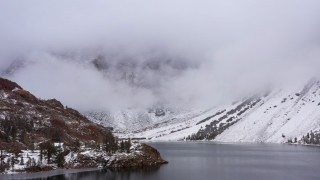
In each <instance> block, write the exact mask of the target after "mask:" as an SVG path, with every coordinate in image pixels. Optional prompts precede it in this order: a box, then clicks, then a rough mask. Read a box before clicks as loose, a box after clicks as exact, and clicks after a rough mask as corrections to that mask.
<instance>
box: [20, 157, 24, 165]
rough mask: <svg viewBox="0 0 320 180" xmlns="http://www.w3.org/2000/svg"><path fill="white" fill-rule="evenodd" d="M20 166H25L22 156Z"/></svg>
mask: <svg viewBox="0 0 320 180" xmlns="http://www.w3.org/2000/svg"><path fill="white" fill-rule="evenodd" d="M20 165H24V160H23V157H22V156H21V160H20Z"/></svg>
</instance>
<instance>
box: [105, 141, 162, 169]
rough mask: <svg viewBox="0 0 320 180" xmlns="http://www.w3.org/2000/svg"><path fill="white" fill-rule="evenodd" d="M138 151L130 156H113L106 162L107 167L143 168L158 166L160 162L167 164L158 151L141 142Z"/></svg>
mask: <svg viewBox="0 0 320 180" xmlns="http://www.w3.org/2000/svg"><path fill="white" fill-rule="evenodd" d="M139 149H140V152H134V153H132V154H131V155H130V156H121V155H120V156H115V157H114V159H112V160H110V162H108V165H107V167H109V168H115V169H117V168H143V167H152V166H159V165H161V164H167V163H168V162H167V161H165V160H163V159H162V157H161V155H160V153H159V152H158V151H157V150H156V149H155V148H153V147H151V146H149V145H146V144H141V146H140V147H139Z"/></svg>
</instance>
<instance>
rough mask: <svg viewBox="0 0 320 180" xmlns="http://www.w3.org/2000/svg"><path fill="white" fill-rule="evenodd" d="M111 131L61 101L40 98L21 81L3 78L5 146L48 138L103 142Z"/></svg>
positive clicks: (1, 137) (0, 128) (0, 125)
mask: <svg viewBox="0 0 320 180" xmlns="http://www.w3.org/2000/svg"><path fill="white" fill-rule="evenodd" d="M107 133H108V130H107V129H106V128H104V127H103V126H100V125H97V124H94V123H92V122H90V121H89V120H88V119H87V118H86V117H84V116H83V115H81V114H80V113H79V112H78V111H76V110H74V109H71V108H68V107H64V106H63V105H62V104H61V103H60V102H59V101H57V100H55V99H51V100H41V99H38V98H36V97H35V96H34V95H32V94H31V93H30V92H28V91H26V90H24V89H22V88H21V87H20V86H19V85H18V84H16V83H14V82H11V81H9V80H6V79H2V78H0V144H1V148H4V149H9V148H13V147H16V148H18V149H21V148H22V149H25V148H29V149H30V148H33V146H34V144H37V143H40V142H44V141H48V140H50V141H56V142H57V141H59V142H64V143H65V144H66V145H69V146H73V145H74V144H75V143H76V142H77V141H78V140H79V141H82V142H84V143H89V142H96V143H102V141H103V138H104V137H105V135H106V134H107Z"/></svg>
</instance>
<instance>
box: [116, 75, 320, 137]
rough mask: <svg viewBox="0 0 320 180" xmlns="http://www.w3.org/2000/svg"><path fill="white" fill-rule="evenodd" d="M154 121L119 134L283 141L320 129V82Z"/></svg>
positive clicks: (183, 112) (177, 113) (311, 82)
mask: <svg viewBox="0 0 320 180" xmlns="http://www.w3.org/2000/svg"><path fill="white" fill-rule="evenodd" d="M187 112H188V113H187ZM152 122H153V123H152ZM152 122H150V123H145V124H144V123H142V124H139V126H140V127H141V128H139V129H137V128H135V130H134V131H126V132H125V133H120V134H119V135H120V136H130V137H136V138H146V139H152V140H182V139H189V140H204V139H207V140H215V141H221V142H274V143H282V142H288V141H289V140H292V139H294V138H298V139H301V138H302V137H303V136H305V135H306V134H307V133H310V132H311V131H313V132H317V131H318V130H319V129H320V83H319V82H318V81H314V80H313V81H310V82H309V83H307V85H305V86H297V87H291V88H287V89H279V90H274V91H271V92H269V93H266V94H263V95H259V96H253V97H251V98H245V99H243V100H240V101H238V102H236V103H233V104H229V105H228V104H227V105H223V106H219V107H215V108H212V109H209V110H198V111H180V112H178V111H177V112H174V113H173V112H172V113H171V115H170V116H168V118H162V119H161V118H160V119H157V120H154V121H152ZM131 123H135V121H132V122H131ZM128 132H129V133H128Z"/></svg>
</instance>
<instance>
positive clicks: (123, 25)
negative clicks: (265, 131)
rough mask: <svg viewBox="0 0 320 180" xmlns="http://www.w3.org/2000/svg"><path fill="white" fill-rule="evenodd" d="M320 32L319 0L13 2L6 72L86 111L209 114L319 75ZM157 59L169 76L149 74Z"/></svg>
mask: <svg viewBox="0 0 320 180" xmlns="http://www.w3.org/2000/svg"><path fill="white" fill-rule="evenodd" d="M319 32H320V1H319V0H304V1H301V0H262V1H257V0H228V1H226V0H204V1H191V0H170V1H169V0H161V1H150V0H137V1H130V0H121V1H105V0H101V1H99V0H91V1H84V0H68V1H64V0H57V1H43V0H28V1H19V0H3V1H0V70H1V71H2V72H5V71H7V70H8V68H9V67H16V68H14V69H13V70H12V73H9V74H6V75H5V76H6V77H8V78H9V79H12V80H14V81H17V82H18V83H19V84H21V85H22V86H23V87H24V88H25V89H27V90H30V91H31V92H32V93H34V94H35V95H36V96H39V97H41V98H57V99H60V100H61V101H62V102H64V103H65V104H67V105H68V106H73V107H75V108H78V109H80V110H83V111H85V110H94V109H99V110H101V109H102V110H103V109H126V108H146V107H150V106H152V105H154V104H159V103H160V104H161V103H164V104H166V105H168V106H172V107H188V108H206V107H210V106H213V105H215V104H217V103H223V102H225V101H228V100H230V99H233V98H235V97H239V96H243V95H247V94H250V93H253V92H255V91H259V90H262V89H265V88H267V87H269V86H270V85H273V86H279V85H280V84H283V83H284V82H286V83H288V82H298V81H305V80H306V79H308V78H310V77H312V76H318V72H319V70H318V67H320V59H319V58H320V33H319ZM98 56H103V57H104V58H103V60H102V61H105V62H107V64H108V65H109V66H110V67H111V68H109V69H104V70H102V71H101V70H100V71H99V70H97V68H96V67H94V66H93V65H92V63H91V62H92V60H93V59H95V58H97V57H98ZM168 59H169V60H170V62H171V64H170V63H169V65H168V63H167V62H168ZM154 60H156V61H163V65H161V67H162V68H161V70H157V71H153V70H150V69H149V70H146V69H145V68H144V66H145V64H146V63H148V62H150V61H151V62H152V61H154ZM120 62H121V63H122V64H123V63H124V62H130V63H129V64H134V65H133V66H129V67H128V69H127V71H128V72H130V73H133V74H135V77H137V81H138V82H137V83H136V84H132V83H129V82H128V81H126V80H123V79H121V78H120V77H122V74H123V72H118V71H119V64H121V63H120ZM172 62H174V63H173V64H177V63H175V62H179V63H178V64H180V65H181V64H182V67H183V68H177V67H176V66H175V65H172ZM12 63H15V64H18V66H17V65H15V66H12ZM158 63H159V62H158ZM110 64H111V65H110ZM124 64H126V63H124ZM160 64H161V63H160ZM19 67H20V68H19ZM179 67H180V66H179ZM120 69H121V68H120ZM122 71H123V69H122ZM2 74H3V73H2ZM155 82H156V83H155ZM141 84H143V85H141Z"/></svg>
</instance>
